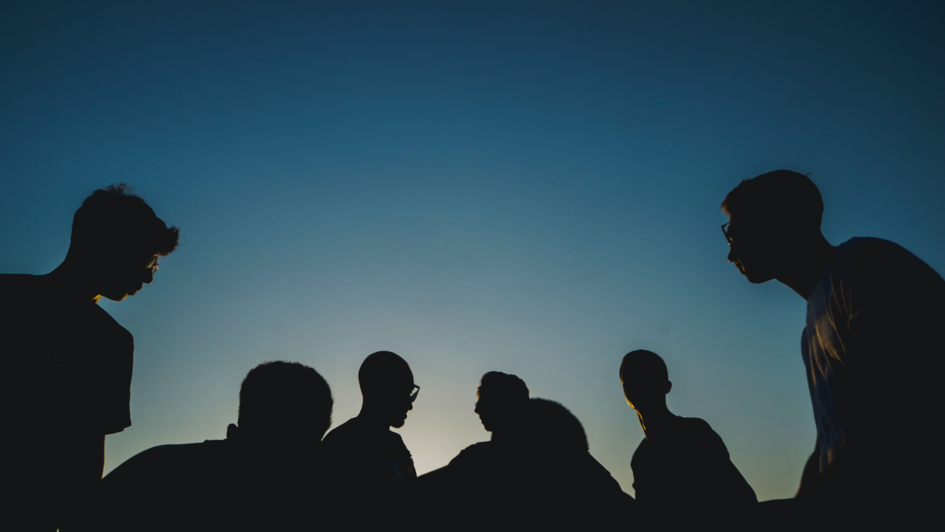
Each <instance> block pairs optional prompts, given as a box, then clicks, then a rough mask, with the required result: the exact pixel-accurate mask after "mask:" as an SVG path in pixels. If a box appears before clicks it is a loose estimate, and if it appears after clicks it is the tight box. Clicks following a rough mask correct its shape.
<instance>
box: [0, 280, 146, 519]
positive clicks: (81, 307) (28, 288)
mask: <svg viewBox="0 0 945 532" xmlns="http://www.w3.org/2000/svg"><path fill="white" fill-rule="evenodd" d="M0 294H2V295H3V297H4V299H5V300H6V305H5V306H4V310H3V311H2V312H3V315H2V320H0V335H2V338H3V352H4V355H5V357H4V359H5V360H4V364H5V365H6V367H7V369H6V374H7V375H8V376H10V378H9V379H7V381H6V384H5V385H4V390H5V393H6V394H8V400H7V402H6V404H7V405H11V409H10V411H9V414H8V415H7V418H6V422H5V424H6V426H7V428H6V430H7V431H8V433H9V434H16V435H17V436H16V437H15V438H11V439H8V442H7V443H8V444H9V445H10V446H11V447H12V449H11V450H12V452H14V453H15V456H17V460H16V461H15V462H14V464H13V466H12V468H11V471H10V473H9V474H8V475H6V479H7V482H8V486H9V485H10V484H12V485H14V486H17V487H16V488H14V492H15V493H16V497H17V499H18V500H17V501H15V502H14V503H13V504H11V507H12V508H14V509H18V510H20V511H22V512H24V513H32V515H33V517H32V518H31V520H32V521H33V522H34V523H36V519H37V516H41V520H43V521H45V520H46V519H52V520H56V521H58V519H59V517H58V516H54V514H55V513H56V512H60V511H63V510H62V504H64V503H63V502H62V501H64V500H69V499H74V498H75V495H76V494H75V493H72V494H70V491H74V490H79V491H81V490H83V489H84V488H83V486H84V485H86V484H87V482H88V481H89V480H93V481H94V479H95V475H96V473H95V467H94V464H95V460H96V458H95V456H96V453H97V456H98V461H99V463H101V462H102V461H103V459H104V457H103V455H102V452H103V449H102V439H103V437H104V436H105V435H106V434H113V433H115V432H119V431H121V430H123V429H125V428H127V427H128V426H130V425H131V418H130V410H129V398H130V386H131V373H132V364H133V353H134V339H133V338H132V336H131V334H130V333H129V332H128V331H127V330H125V329H124V328H123V327H122V326H121V325H119V324H118V323H117V322H116V321H115V320H114V319H112V317H111V316H109V315H108V313H106V312H105V311H104V310H103V309H102V308H100V307H99V306H98V305H97V304H96V303H95V302H94V301H92V300H91V299H87V300H70V299H68V298H65V297H64V295H63V294H61V293H57V291H56V288H55V286H54V285H53V284H52V283H51V280H50V278H49V276H33V275H0ZM14 405H15V406H14ZM89 453H91V454H92V457H91V460H90V458H89V456H87V455H88V454H89ZM90 462H91V463H92V466H93V467H92V468H91V470H90V471H85V470H83V471H82V472H76V471H74V468H75V467H77V466H76V464H86V465H83V467H84V468H85V469H88V468H89V467H88V465H87V464H89V463H90ZM97 475H98V476H99V477H100V476H101V466H100V465H99V466H98V473H97ZM79 476H81V477H82V479H81V480H80V479H77V477H79ZM50 526H53V528H54V525H50Z"/></svg>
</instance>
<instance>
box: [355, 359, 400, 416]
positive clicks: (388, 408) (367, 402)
mask: <svg viewBox="0 0 945 532" xmlns="http://www.w3.org/2000/svg"><path fill="white" fill-rule="evenodd" d="M358 383H359V384H360V385H361V395H362V396H363V397H364V405H363V406H362V411H364V410H365V409H366V410H368V411H370V412H372V413H374V414H375V415H379V416H381V417H383V418H384V419H385V420H386V422H388V423H389V424H390V426H392V427H402V426H403V424H404V422H405V421H406V419H407V412H408V411H410V410H412V409H413V397H412V396H411V393H412V392H413V389H414V382H413V372H412V371H411V370H410V365H409V364H407V361H406V360H404V359H403V358H401V357H400V356H398V355H396V354H394V353H391V352H390V351H378V352H376V353H372V354H370V355H368V357H367V358H366V359H364V362H363V363H362V364H361V369H360V370H359V371H358Z"/></svg>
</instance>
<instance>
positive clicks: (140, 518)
mask: <svg viewBox="0 0 945 532" xmlns="http://www.w3.org/2000/svg"><path fill="white" fill-rule="evenodd" d="M722 209H723V211H724V212H725V213H726V214H727V215H728V216H729V222H728V223H726V224H725V225H723V226H722V232H723V233H724V237H725V239H726V241H727V242H728V244H729V246H730V252H729V256H728V260H729V261H731V262H733V263H734V264H735V265H736V266H737V268H738V270H739V271H740V272H741V273H742V274H743V275H744V276H745V277H746V278H747V279H748V280H749V281H750V282H752V283H763V282H767V281H769V280H771V279H776V280H778V281H780V282H781V283H783V284H785V285H787V286H788V287H790V288H792V289H793V290H794V291H795V292H797V293H798V294H799V295H800V296H801V297H803V298H804V299H805V300H807V318H806V326H805V328H804V330H803V334H802V341H801V355H802V360H803V363H804V370H805V374H806V378H807V382H808V387H809V390H810V398H811V404H812V406H813V414H814V419H813V421H814V425H815V426H816V429H817V440H816V443H815V445H814V451H813V453H812V454H811V456H810V458H809V460H808V461H807V464H806V465H805V467H804V469H803V471H799V472H798V476H799V477H800V483H799V488H798V491H797V494H796V496H795V497H794V498H791V499H783V500H777V501H764V502H761V503H759V501H758V500H757V497H756V495H755V492H754V490H753V489H752V487H751V486H750V485H749V484H748V482H746V480H745V478H744V477H743V476H742V474H741V473H740V472H739V470H738V469H737V468H736V466H735V465H734V464H733V463H732V461H731V459H730V457H729V452H728V449H727V448H726V446H725V444H724V443H723V441H722V439H721V438H720V437H719V435H718V434H717V433H716V432H715V431H714V430H712V427H710V426H709V424H708V423H706V422H705V421H703V420H702V419H698V418H687V417H682V416H678V415H676V414H674V413H672V412H670V410H669V409H668V408H667V404H666V396H667V394H669V393H670V391H671V389H672V383H671V381H670V375H669V373H668V371H667V366H666V363H665V362H664V360H663V359H662V358H661V357H660V356H659V355H657V354H655V353H653V352H650V351H646V350H634V351H631V352H629V353H628V354H626V355H625V356H624V357H623V360H622V361H621V363H620V366H619V370H618V368H616V367H615V368H614V375H613V378H614V381H613V382H614V383H615V386H616V380H617V379H616V377H619V381H620V384H621V386H622V388H623V393H624V397H625V398H626V401H627V403H628V405H629V406H630V407H631V408H632V409H633V410H634V411H635V412H636V414H637V416H638V418H639V422H640V426H641V427H642V429H643V432H644V436H645V437H644V439H643V441H641V442H640V443H639V445H638V446H637V447H636V451H635V452H633V455H632V460H631V468H632V471H633V478H634V482H633V488H634V493H635V496H636V497H635V498H634V497H631V496H630V495H628V494H627V493H625V492H624V491H623V489H622V488H621V486H620V485H619V484H618V482H617V481H616V480H615V479H614V478H613V477H612V476H611V474H610V473H609V472H608V471H607V469H605V468H604V467H603V466H602V465H601V464H600V463H599V462H598V461H597V460H595V459H594V457H593V456H592V454H591V452H590V451H591V450H590V448H589V445H588V438H587V434H586V433H585V431H584V428H583V426H582V424H581V422H580V421H579V420H578V419H577V418H576V417H575V416H574V415H573V414H572V413H571V412H570V411H569V410H568V409H567V408H566V407H565V406H563V405H561V404H559V403H557V402H555V401H553V400H549V399H541V398H534V397H531V396H530V393H529V388H528V385H527V384H526V382H525V381H524V380H523V379H522V378H520V377H519V376H516V375H510V374H507V373H503V372H501V371H490V372H488V373H486V374H485V375H482V376H481V379H480V380H479V384H478V388H477V389H476V396H477V401H476V403H475V412H476V413H477V414H478V415H479V418H480V420H481V421H482V425H483V428H484V429H485V431H487V432H489V433H491V436H490V438H489V440H488V441H483V442H480V443H476V444H474V445H471V446H469V447H467V448H466V449H464V450H463V451H462V452H460V453H459V454H458V455H457V456H456V457H455V458H453V459H452V460H451V461H450V462H449V463H448V464H446V465H444V466H443V467H441V468H439V469H436V470H434V471H431V472H429V473H426V474H424V475H420V476H418V475H417V471H416V469H415V467H414V462H413V457H412V454H411V452H410V450H409V449H408V448H407V446H406V445H405V444H404V441H403V440H402V439H401V437H400V435H399V434H398V433H397V432H394V431H391V430H390V429H391V427H393V428H399V427H402V426H403V425H404V424H405V423H406V420H407V413H408V412H409V411H410V410H411V409H412V408H413V405H414V402H415V401H416V400H417V398H418V395H419V392H420V387H419V386H418V385H417V383H416V382H414V375H413V372H412V370H411V367H410V365H409V364H408V363H407V361H406V360H404V359H403V358H401V357H400V356H398V355H397V354H394V353H391V352H389V351H379V352H376V353H373V354H370V355H369V356H367V357H366V358H365V359H364V361H363V363H362V364H361V367H360V370H359V372H358V382H359V385H360V389H361V394H362V397H363V403H362V406H361V410H360V413H359V414H358V415H357V416H356V417H354V418H352V419H349V420H347V421H345V422H344V423H341V424H340V425H337V426H336V427H335V428H334V429H332V430H331V431H329V428H330V427H331V425H332V408H333V399H332V393H331V389H330V387H329V384H328V383H327V382H326V381H325V379H324V378H323V377H322V376H321V375H320V374H319V373H318V372H317V371H316V370H315V369H314V368H311V367H308V366H305V365H302V364H299V363H296V362H282V361H275V362H263V363H261V364H259V365H258V366H256V367H255V368H252V369H251V370H250V371H249V373H248V374H247V375H246V378H245V379H244V380H243V383H242V385H241V387H240V390H239V412H238V416H237V422H236V423H235V424H231V425H229V426H228V427H227V430H226V439H224V440H218V441H205V442H203V443H193V444H185V445H162V446H157V447H153V448H151V449H148V450H145V451H143V452H141V453H139V454H138V455H136V456H134V457H132V458H130V459H129V460H127V461H126V462H124V463H123V464H121V465H119V466H118V467H116V468H115V469H114V470H113V471H111V473H109V474H108V475H107V476H105V477H104V479H103V478H102V473H103V468H104V442H105V437H106V435H108V434H114V433H117V432H120V431H122V430H124V429H126V428H128V427H129V426H130V425H131V418H130V409H129V401H130V384H131V378H132V360H133V353H134V339H133V337H132V335H131V334H130V333H129V332H128V331H127V330H125V329H124V328H123V327H122V326H121V325H119V324H118V323H117V322H116V321H115V320H114V319H113V318H111V316H109V315H108V314H107V313H106V312H105V311H104V310H103V309H102V308H101V307H99V306H98V305H97V303H98V300H99V298H100V297H102V296H104V297H106V298H108V299H111V300H115V301H120V300H122V299H124V298H125V297H127V296H129V295H134V293H135V292H137V291H138V290H140V289H141V288H142V286H143V285H144V284H147V283H151V282H152V280H153V276H154V274H155V273H156V271H157V269H158V266H159V265H158V260H159V258H160V257H162V256H164V255H167V254H169V253H171V252H172V251H174V250H175V248H176V247H177V241H178V237H179V231H178V229H177V228H175V227H168V226H167V225H166V224H165V223H164V222H163V221H162V220H161V219H160V218H158V217H157V216H156V215H155V213H154V211H153V210H152V209H151V208H150V207H149V206H148V205H147V204H146V203H145V202H144V200H142V199H141V198H140V197H138V196H136V195H134V194H132V193H131V192H130V191H129V190H128V189H127V187H125V186H124V185H118V186H110V187H107V188H104V189H101V190H97V191H95V192H94V193H93V194H92V195H91V196H89V197H88V199H86V200H85V202H84V203H83V204H82V206H81V207H80V208H79V210H78V211H77V212H76V214H75V217H74V221H73V226H72V239H71V244H70V247H69V251H68V253H67V255H66V258H65V260H64V261H63V262H62V264H61V265H60V266H59V267H57V268H56V269H55V270H54V271H52V272H50V273H48V274H46V275H0V291H2V292H0V293H2V295H3V297H4V299H5V301H6V305H5V306H4V310H3V316H2V322H0V327H2V335H3V336H2V338H3V346H4V354H5V357H4V358H5V360H4V367H5V373H4V379H3V381H4V386H3V388H4V391H5V394H6V401H5V402H4V404H5V405H6V407H7V408H6V413H5V415H4V425H5V428H6V429H5V436H6V437H5V438H4V439H5V440H6V444H7V445H6V446H5V448H7V449H9V450H8V456H9V457H10V458H11V460H9V461H8V465H7V467H5V468H4V470H5V473H4V475H3V478H4V480H5V484H6V486H7V489H6V490H5V492H6V496H5V497H4V499H5V503H4V506H5V508H4V510H3V514H2V515H3V517H2V518H0V520H2V521H0V522H2V523H3V530H11V531H12V530H44V531H52V530H57V529H60V530H64V531H67V532H68V531H72V530H103V531H117V530H301V529H319V530H380V529H396V530H410V529H419V530H477V531H479V530H605V529H611V528H613V529H617V528H621V529H631V528H639V529H640V530H651V529H652V530H688V529H695V528H705V527H712V528H719V529H723V528H725V529H737V530H749V529H751V530H755V529H761V530H770V529H774V530H801V529H804V530H836V529H840V528H861V529H895V530H911V529H918V528H928V527H929V523H932V522H934V517H935V508H936V507H937V502H938V493H939V492H938V491H937V490H938V489H939V488H938V485H939V482H940V479H941V473H942V467H941V458H940V454H939V450H938V447H937V443H938V438H937V437H936V436H937V435H938V432H937V422H936V421H935V419H938V416H937V415H936V412H937V410H936V409H935V405H936V401H935V400H936V399H937V392H938V390H939V386H938V381H939V379H940V378H941V377H940V375H941V371H940V370H941V360H942V355H943V354H945V353H943V347H942V346H943V340H942V338H941V333H940V331H941V329H940V327H943V323H945V320H943V318H945V305H943V302H945V281H943V280H942V277H941V276H940V275H939V274H938V273H937V272H935V271H934V270H933V269H932V268H930V267H929V266H928V265H927V264H925V263H924V262H923V261H922V260H920V259H919V258H917V257H916V256H915V255H913V254H912V253H910V252H909V251H907V250H905V249H904V248H902V247H901V246H899V245H897V244H895V243H892V242H889V241H887V240H882V239H877V238H853V239H850V240H848V241H847V242H844V243H842V244H840V245H839V246H833V245H831V244H830V243H829V242H828V241H827V240H826V238H824V236H823V234H822V232H821V229H820V226H821V218H822V213H823V202H822V199H821V196H820V192H819V191H818V189H817V187H816V186H815V185H814V183H813V182H812V181H811V180H810V179H809V178H808V177H807V176H805V175H802V174H798V173H795V172H791V171H787V170H778V171H775V172H770V173H767V174H763V175H760V176H757V177H755V178H752V179H746V180H744V181H742V182H741V183H740V184H739V185H738V186H737V187H736V188H735V189H733V190H732V191H731V192H730V193H729V194H728V195H727V197H726V198H725V201H724V202H723V203H722ZM735 340H736V341H737V339H735ZM760 356H764V355H760ZM266 358H271V355H267V357H266ZM498 369H502V368H498ZM798 378H800V374H799V375H798ZM471 387H472V384H471ZM234 391H235V390H234ZM470 391H472V390H471V389H470ZM629 450H630V448H629V446H628V452H629Z"/></svg>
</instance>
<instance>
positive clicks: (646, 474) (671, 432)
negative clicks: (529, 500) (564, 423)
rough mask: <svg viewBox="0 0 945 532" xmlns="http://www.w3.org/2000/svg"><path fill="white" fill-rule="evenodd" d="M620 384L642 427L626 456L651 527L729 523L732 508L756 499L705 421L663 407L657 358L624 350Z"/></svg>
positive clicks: (666, 385)
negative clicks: (634, 447)
mask: <svg viewBox="0 0 945 532" xmlns="http://www.w3.org/2000/svg"><path fill="white" fill-rule="evenodd" d="M620 384H621V386H622V387H623V393H624V397H625V398H626V400H627V404H628V405H630V408H632V409H634V411H635V412H636V414H637V418H638V420H639V421H640V427H641V428H642V429H643V441H641V442H640V445H639V446H638V447H637V450H636V452H634V453H633V459H632V460H631V461H630V467H631V468H632V469H633V488H634V490H635V491H636V496H637V498H636V500H637V503H638V504H639V508H640V512H641V515H642V516H643V518H644V519H645V520H646V521H647V522H648V523H649V524H651V525H653V526H654V527H657V526H658V525H663V526H665V525H667V524H670V525H674V526H676V527H682V526H684V525H686V528H689V527H693V526H697V525H702V526H706V525H709V524H712V525H720V524H722V523H727V524H729V525H731V524H732V522H733V521H732V518H731V516H732V514H733V512H734V514H735V515H736V516H737V518H738V519H742V518H744V516H745V513H746V512H745V511H746V510H748V509H750V508H751V507H753V506H754V505H756V503H757V502H758V499H757V498H756V497H755V491H754V490H753V489H752V488H751V486H750V485H748V482H747V481H745V478H744V477H743V476H742V474H741V473H740V472H739V471H738V468H737V467H735V464H733V463H732V460H731V459H730V457H729V453H728V449H727V448H726V447H725V443H724V442H723V441H722V438H720V437H719V435H718V434H716V432H715V431H714V430H712V427H710V426H709V424H708V423H706V422H705V421H703V420H702V419H699V418H688V417H681V416H677V415H675V414H673V413H672V412H670V411H669V408H667V406H666V395H667V394H668V393H669V391H670V389H671V388H672V387H673V384H672V382H670V380H669V372H668V371H667V369H666V363H665V362H664V361H663V359H662V358H660V356H659V355H657V354H656V353H653V352H651V351H646V350H642V349H641V350H637V351H631V352H630V353H627V354H626V355H625V356H624V357H623V361H622V362H621V363H620ZM680 509H685V511H682V512H680V511H678V510H680ZM674 526H670V529H674Z"/></svg>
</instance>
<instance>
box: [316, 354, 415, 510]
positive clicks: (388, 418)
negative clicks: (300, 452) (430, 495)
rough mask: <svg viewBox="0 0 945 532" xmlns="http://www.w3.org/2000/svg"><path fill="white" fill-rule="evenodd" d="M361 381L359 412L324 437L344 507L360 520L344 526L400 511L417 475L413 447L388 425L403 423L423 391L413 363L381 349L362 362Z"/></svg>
mask: <svg viewBox="0 0 945 532" xmlns="http://www.w3.org/2000/svg"><path fill="white" fill-rule="evenodd" d="M358 383H359V384H360V385H361V395H362V397H363V402H362V404H361V412H360V413H359V414H358V415H357V417H354V418H351V419H350V420H348V421H346V422H345V423H342V424H341V425H339V426H338V427H336V428H335V429H333V430H332V431H331V432H329V433H328V435H327V436H325V440H324V451H325V453H326V457H327V459H328V461H329V464H330V465H329V468H330V469H329V470H330V475H331V477H332V479H333V480H332V482H333V483H334V485H335V487H336V491H337V493H338V495H339V497H340V498H341V499H342V502H341V504H342V505H343V510H342V513H345V514H349V515H348V517H350V518H351V519H356V520H358V522H357V524H355V523H354V522H350V523H345V524H344V526H345V528H363V527H369V526H374V524H375V523H379V522H383V521H384V520H386V519H388V518H389V517H390V515H394V514H392V513H389V512H394V511H395V509H396V512H399V511H400V508H398V505H399V504H400V503H401V501H402V497H403V493H402V492H403V487H404V485H405V484H409V483H410V482H411V481H412V480H414V479H416V478H417V472H416V470H415V469H414V465H413V458H412V457H411V455H410V451H409V450H407V446H406V445H404V441H403V439H402V438H401V437H400V435H399V434H397V433H396V432H393V431H391V430H390V427H394V428H400V427H403V426H404V423H405V422H406V420H407V412H409V411H410V410H412V409H413V402H414V400H416V398H417V393H418V392H419V391H420V387H419V386H417V385H415V384H414V381H413V372H412V371H411V370H410V366H409V365H408V364H407V362H406V361H405V360H404V359H403V358H401V357H400V356H398V355H396V354H394V353H391V352H390V351H378V352H376V353H373V354H371V355H369V356H368V357H367V358H366V359H365V360H364V362H363V363H362V364H361V369H360V370H359V371H358ZM367 508H370V510H369V511H367Z"/></svg>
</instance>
